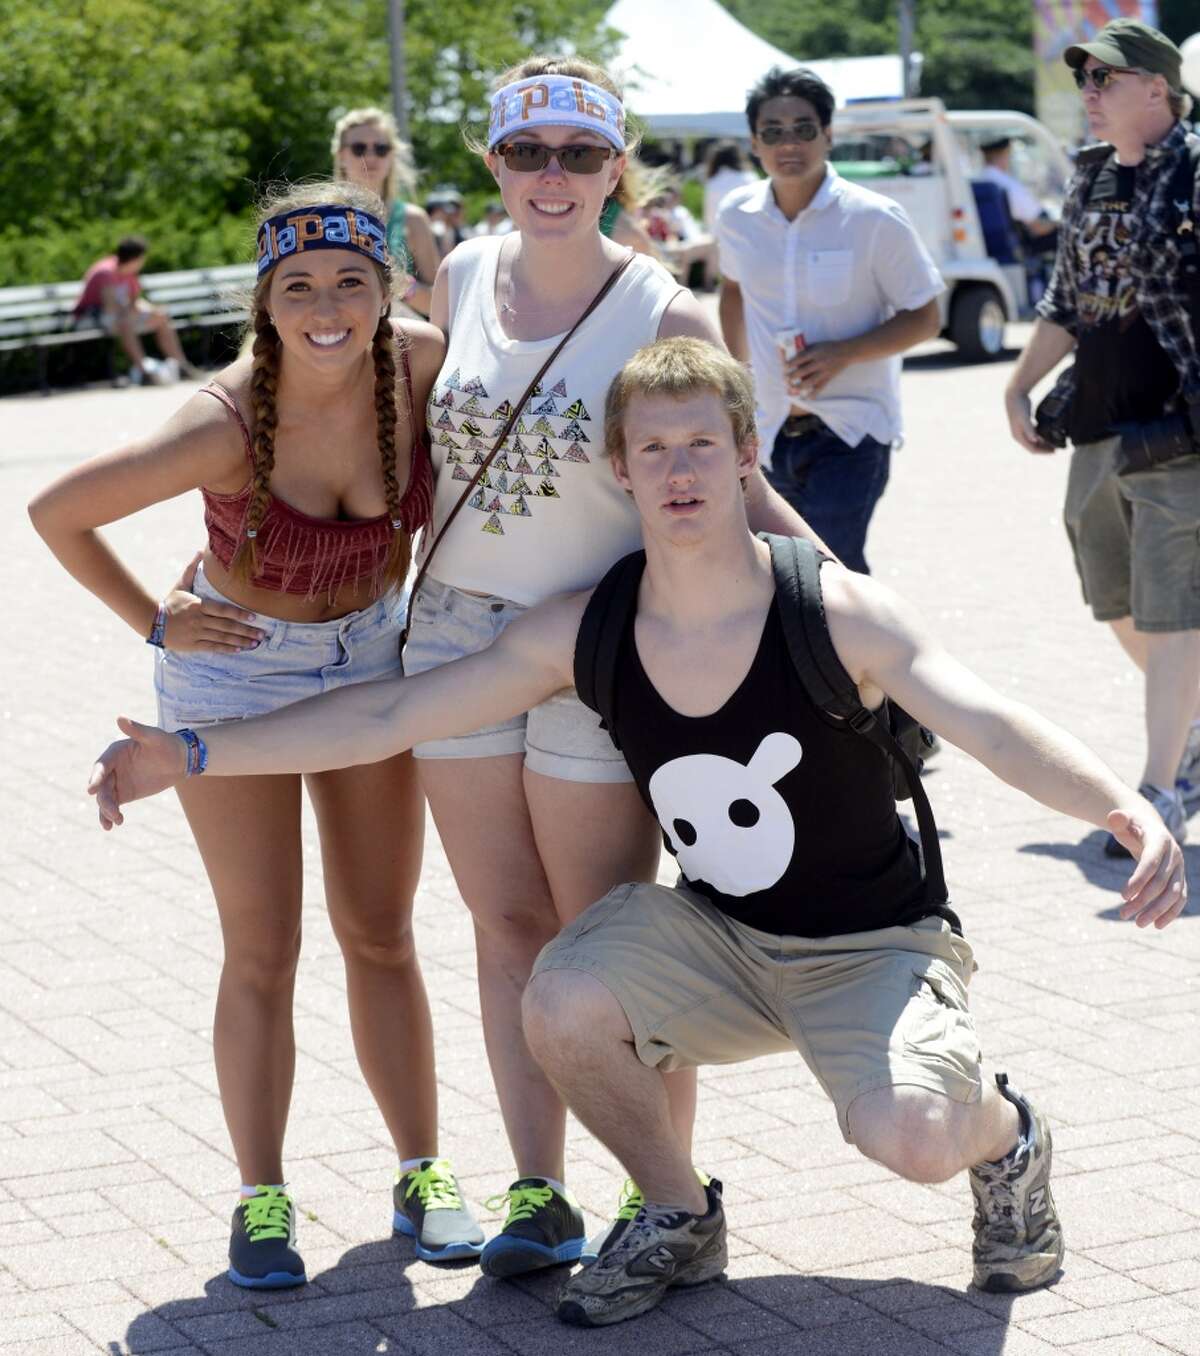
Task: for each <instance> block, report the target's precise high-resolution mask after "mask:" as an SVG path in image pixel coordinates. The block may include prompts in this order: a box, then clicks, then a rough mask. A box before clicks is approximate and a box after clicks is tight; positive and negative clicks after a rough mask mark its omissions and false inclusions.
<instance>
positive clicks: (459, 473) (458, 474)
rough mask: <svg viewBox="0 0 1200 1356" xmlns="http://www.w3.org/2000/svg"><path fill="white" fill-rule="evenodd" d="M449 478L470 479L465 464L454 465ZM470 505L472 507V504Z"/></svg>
mask: <svg viewBox="0 0 1200 1356" xmlns="http://www.w3.org/2000/svg"><path fill="white" fill-rule="evenodd" d="M450 479H451V480H470V479H471V473H470V471H468V470H467V468H466V467H465V466H456V467H455V468H454V474H453V475H452V476H451V477H450ZM472 507H474V505H472Z"/></svg>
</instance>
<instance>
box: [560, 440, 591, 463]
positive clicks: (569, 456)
mask: <svg viewBox="0 0 1200 1356" xmlns="http://www.w3.org/2000/svg"><path fill="white" fill-rule="evenodd" d="M563 460H564V461H591V458H590V457H589V456H588V454H587V453H586V452H585V451H584V450H583V448H582V447H580V446H579V444H578V443H572V444H571V446H570V447H568V448H567V450H566V451H565V452H564V453H563Z"/></svg>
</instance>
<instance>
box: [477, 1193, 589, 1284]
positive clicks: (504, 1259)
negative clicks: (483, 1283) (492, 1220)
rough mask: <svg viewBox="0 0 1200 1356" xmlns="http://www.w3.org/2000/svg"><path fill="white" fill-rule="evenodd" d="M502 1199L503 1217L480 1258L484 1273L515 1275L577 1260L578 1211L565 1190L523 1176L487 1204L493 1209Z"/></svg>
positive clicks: (580, 1235) (579, 1237)
mask: <svg viewBox="0 0 1200 1356" xmlns="http://www.w3.org/2000/svg"><path fill="white" fill-rule="evenodd" d="M504 1200H507V1201H508V1218H507V1219H506V1220H505V1221H504V1227H503V1228H502V1229H501V1230H500V1232H499V1233H498V1234H497V1235H496V1237H495V1238H493V1239H491V1240H490V1241H489V1242H488V1244H487V1246H486V1247H485V1248H484V1250H483V1255H482V1256H481V1257H480V1259H479V1265H480V1267H481V1268H482V1269H483V1271H484V1272H485V1273H486V1274H487V1275H488V1276H497V1277H503V1276H519V1275H521V1274H522V1273H523V1272H526V1271H539V1270H541V1268H542V1267H555V1266H560V1265H562V1264H563V1263H569V1262H576V1261H578V1260H579V1254H580V1252H581V1251H582V1250H583V1238H584V1234H583V1212H582V1211H581V1210H580V1208H579V1202H578V1201H577V1200H576V1199H575V1197H574V1196H572V1195H571V1193H570V1192H569V1191H568V1192H566V1193H565V1194H564V1193H563V1192H561V1191H558V1190H556V1189H555V1188H554V1187H552V1186H551V1185H550V1183H549V1182H547V1181H546V1180H545V1178H543V1177H522V1178H521V1179H520V1180H519V1181H516V1182H514V1183H513V1184H512V1186H510V1187H509V1189H508V1190H507V1191H506V1192H504V1193H503V1194H502V1195H500V1196H493V1197H492V1199H491V1200H490V1201H488V1203H487V1207H488V1209H489V1210H495V1209H497V1208H498V1206H499V1204H500V1202H501V1201H504Z"/></svg>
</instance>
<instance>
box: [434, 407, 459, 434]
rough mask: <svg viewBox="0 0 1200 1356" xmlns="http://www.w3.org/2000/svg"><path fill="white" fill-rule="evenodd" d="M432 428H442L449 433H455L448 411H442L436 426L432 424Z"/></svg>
mask: <svg viewBox="0 0 1200 1356" xmlns="http://www.w3.org/2000/svg"><path fill="white" fill-rule="evenodd" d="M434 428H444V429H446V430H447V431H448V432H450V433H454V432H455V431H456V430H455V427H454V420H453V419H451V418H450V411H449V410H443V411H442V417H441V418H440V419H439V420H438V421H437V423H436V424H434Z"/></svg>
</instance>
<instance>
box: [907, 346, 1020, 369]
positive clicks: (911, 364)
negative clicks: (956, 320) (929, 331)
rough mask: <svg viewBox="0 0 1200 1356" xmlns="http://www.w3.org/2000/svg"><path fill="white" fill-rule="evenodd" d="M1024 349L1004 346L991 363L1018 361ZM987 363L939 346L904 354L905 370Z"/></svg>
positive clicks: (978, 365)
mask: <svg viewBox="0 0 1200 1356" xmlns="http://www.w3.org/2000/svg"><path fill="white" fill-rule="evenodd" d="M1021 353H1022V350H1021V349H1019V348H1003V349H1001V350H1000V352H999V353H997V354H996V356H995V357H994V358H992V359H990V360H989V365H990V363H1004V362H1010V363H1011V362H1016V360H1017V359H1018V358H1019V357H1020V356H1021ZM984 365H985V364H981V363H975V362H969V361H968V360H967V359H966V358H962V357H960V356H959V352H958V349H956V348H950V347H946V348H939V349H935V350H934V351H933V352H932V353H911V354H908V353H906V354H905V355H904V370H905V371H906V372H909V371H911V372H938V371H942V370H945V369H949V368H954V367H980V366H984Z"/></svg>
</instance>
